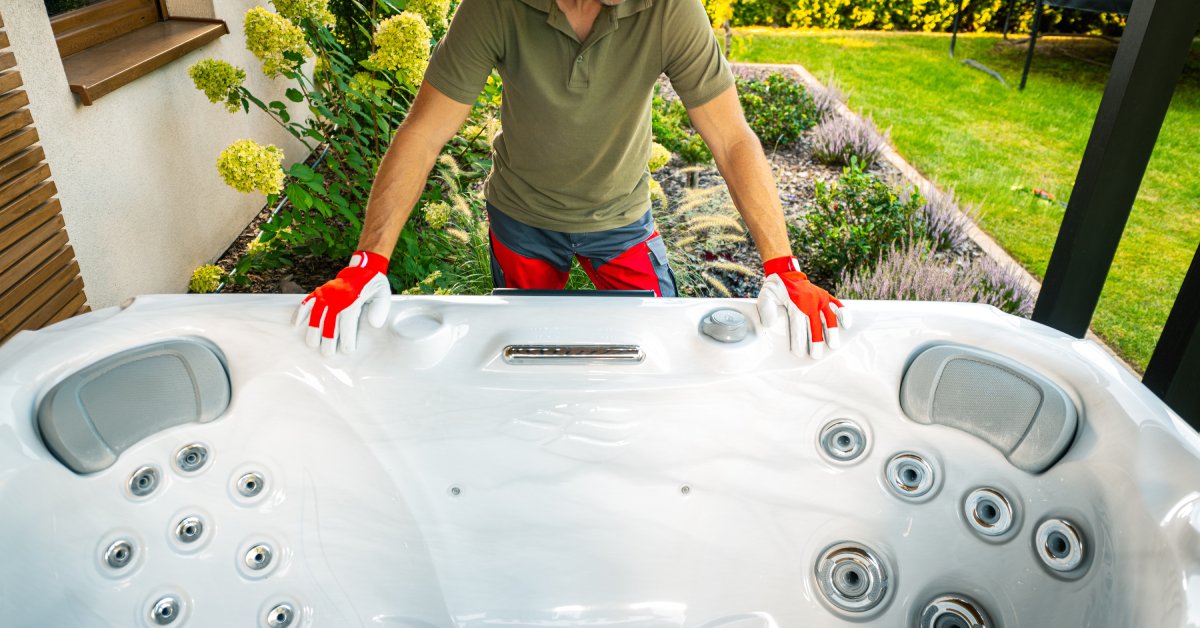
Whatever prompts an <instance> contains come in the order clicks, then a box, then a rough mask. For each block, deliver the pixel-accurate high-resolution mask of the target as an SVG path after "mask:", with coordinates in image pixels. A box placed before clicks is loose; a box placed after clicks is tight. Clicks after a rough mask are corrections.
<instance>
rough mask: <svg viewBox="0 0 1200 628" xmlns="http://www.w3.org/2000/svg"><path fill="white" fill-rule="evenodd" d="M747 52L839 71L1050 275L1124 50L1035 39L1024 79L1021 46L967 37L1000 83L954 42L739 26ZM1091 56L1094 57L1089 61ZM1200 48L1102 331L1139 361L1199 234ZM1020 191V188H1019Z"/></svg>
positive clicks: (1107, 302) (865, 104)
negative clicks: (967, 61)
mask: <svg viewBox="0 0 1200 628" xmlns="http://www.w3.org/2000/svg"><path fill="white" fill-rule="evenodd" d="M744 36H745V37H747V38H748V41H747V42H744V43H739V45H735V46H734V47H733V49H734V50H735V51H737V52H739V53H740V56H739V57H738V58H737V59H736V60H739V61H755V62H768V63H799V64H801V65H803V66H805V67H806V68H808V69H809V71H811V72H812V73H813V74H815V75H816V76H817V77H818V78H819V79H821V80H825V79H826V78H827V77H828V76H829V74H830V73H833V74H834V75H835V76H836V77H837V80H838V82H840V83H841V84H842V85H843V87H844V88H845V90H846V91H847V93H848V95H849V104H850V106H851V108H853V109H856V110H858V109H861V110H864V111H866V112H868V113H870V114H871V115H872V116H874V118H875V121H876V122H877V123H878V125H879V126H880V127H881V128H888V127H890V128H891V136H892V141H893V143H894V144H895V145H896V147H897V149H898V150H899V152H900V153H901V154H902V155H904V157H905V158H906V159H907V160H908V161H909V162H910V163H912V164H913V165H914V166H916V167H917V169H919V170H920V171H921V172H922V173H924V174H925V175H926V176H929V177H931V178H933V179H935V180H937V181H938V182H939V183H941V184H942V185H943V186H948V187H954V188H957V190H958V192H959V195H960V196H961V197H962V198H963V200H964V201H965V203H966V204H973V203H980V204H982V206H983V211H984V216H983V219H982V221H981V225H982V226H983V228H984V229H985V230H987V231H988V232H989V233H991V234H992V235H993V236H994V237H996V239H997V240H999V242H1000V244H1001V245H1002V246H1004V248H1006V249H1007V250H1008V251H1009V252H1010V253H1011V254H1012V255H1013V257H1015V258H1016V259H1017V260H1018V261H1020V262H1021V263H1022V264H1024V265H1025V267H1026V268H1028V269H1029V270H1030V271H1032V272H1033V273H1034V274H1036V275H1038V276H1039V277H1041V276H1042V275H1043V274H1044V273H1045V270H1046V263H1047V261H1048V260H1049V258H1050V251H1051V250H1052V249H1053V247H1054V240H1055V237H1056V236H1057V233H1058V226H1059V223H1060V222H1061V220H1062V214H1063V210H1062V208H1061V207H1060V206H1058V205H1057V204H1055V203H1051V202H1047V201H1041V200H1037V199H1035V198H1034V197H1033V195H1032V194H1030V193H1029V192H1028V190H1029V189H1032V188H1041V189H1043V190H1046V191H1048V192H1050V193H1051V194H1053V195H1055V196H1056V197H1057V198H1058V199H1059V200H1061V201H1063V202H1065V201H1066V200H1067V198H1068V196H1069V195H1070V192H1071V188H1072V186H1073V184H1074V182H1075V175H1076V172H1077V170H1078V167H1079V160H1080V159H1081V158H1082V156H1083V150H1084V147H1085V146H1086V144H1087V139H1088V135H1089V133H1090V131H1091V127H1092V122H1093V120H1094V118H1095V115H1096V109H1097V107H1098V106H1099V103H1100V97H1101V95H1102V93H1103V91H1104V85H1105V81H1106V80H1107V74H1108V64H1109V63H1111V60H1112V56H1113V54H1114V53H1115V51H1116V46H1115V45H1113V44H1111V43H1108V42H1105V41H1102V40H1095V39H1091V40H1086V39H1072V40H1063V39H1048V40H1045V41H1042V42H1039V45H1038V50H1039V54H1038V55H1037V57H1036V58H1035V59H1034V65H1033V70H1032V72H1031V73H1030V78H1029V85H1028V87H1027V89H1026V90H1025V91H1024V92H1019V91H1017V90H1016V89H1015V84H1016V82H1017V81H1018V80H1019V79H1020V72H1021V63H1022V62H1023V60H1024V57H1023V54H1024V50H1025V49H1024V47H1023V46H1021V45H1018V44H1016V43H1015V42H1003V41H1002V39H1001V38H1000V36H999V35H974V34H973V35H967V36H960V38H959V43H958V58H959V59H964V58H971V59H975V60H977V61H979V62H981V63H983V64H985V65H987V66H989V67H991V68H993V69H994V70H996V71H998V72H1000V74H1002V75H1003V76H1004V77H1005V78H1006V79H1007V80H1008V81H1009V82H1010V84H1012V85H1013V87H1011V88H1005V87H1004V86H1003V85H1001V84H1000V83H999V82H998V81H996V80H995V79H993V78H991V77H990V76H988V75H986V74H984V73H983V72H980V71H978V70H975V69H971V68H969V67H967V66H964V65H961V64H960V63H958V62H957V61H955V60H952V59H950V58H949V56H948V54H947V47H948V44H949V37H948V36H946V35H930V34H900V33H871V32H830V31H823V32H769V31H765V30H756V31H753V32H749V33H746V34H745V35H744ZM1081 58H1082V59H1089V60H1091V61H1093V62H1095V63H1089V62H1087V61H1083V60H1081ZM1198 149H1200V44H1198V45H1195V46H1193V54H1192V57H1191V59H1190V60H1189V62H1188V66H1187V68H1186V69H1185V71H1184V76H1183V79H1182V80H1181V81H1180V84H1179V87H1178V88H1177V90H1176V93H1175V98H1174V101H1173V102H1172V104H1171V110H1170V112H1169V113H1168V115H1167V119H1166V122H1165V123H1164V125H1163V129H1162V132H1161V134H1160V136H1159V141H1158V145H1157V147H1156V148H1155V151H1154V155H1153V157H1152V158H1151V160H1150V166H1149V169H1148V170H1147V173H1146V176H1145V179H1144V180H1143V183H1142V189H1141V192H1140V193H1139V195H1138V198H1137V201H1136V203H1135V205H1134V210H1133V213H1132V215H1131V216H1130V220H1129V224H1128V226H1127V227H1126V231H1125V238H1124V240H1122V242H1121V246H1120V247H1119V249H1118V251H1117V257H1116V260H1115V261H1114V264H1113V269H1112V271H1111V274H1110V276H1109V279H1108V282H1107V284H1106V286H1105V290H1104V293H1103V295H1102V296H1101V300H1100V306H1099V310H1098V311H1097V313H1096V318H1095V319H1094V321H1093V326H1094V328H1095V330H1096V332H1097V333H1099V334H1100V335H1101V336H1102V337H1103V338H1104V339H1105V340H1106V341H1108V342H1109V343H1110V344H1111V345H1112V346H1113V347H1114V348H1116V350H1117V351H1118V352H1120V353H1121V354H1122V355H1124V356H1125V357H1126V358H1127V359H1128V360H1129V361H1130V362H1131V363H1133V364H1134V365H1135V366H1137V367H1139V368H1144V367H1145V365H1146V362H1147V360H1149V358H1150V354H1151V352H1153V350H1154V345H1155V342H1156V341H1157V339H1158V335H1159V333H1160V332H1161V330H1162V325H1163V323H1164V321H1165V320H1166V317H1167V314H1168V313H1169V311H1170V307H1171V304H1172V303H1173V301H1174V299H1175V295H1176V294H1177V292H1178V290H1179V285H1180V283H1181V282H1182V280H1183V274H1184V272H1186V270H1187V266H1188V263H1189V262H1190V261H1191V258H1192V255H1193V253H1194V252H1195V251H1196V247H1197V244H1198V243H1200V154H1197V150H1198ZM1014 186H1016V187H1019V188H1022V189H1023V190H1025V191H1021V190H1016V191H1014V190H1013V188H1014Z"/></svg>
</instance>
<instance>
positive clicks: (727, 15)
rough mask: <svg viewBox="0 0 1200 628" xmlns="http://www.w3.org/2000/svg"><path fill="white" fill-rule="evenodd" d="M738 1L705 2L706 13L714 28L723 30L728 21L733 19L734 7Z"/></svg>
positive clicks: (710, 0)
mask: <svg viewBox="0 0 1200 628" xmlns="http://www.w3.org/2000/svg"><path fill="white" fill-rule="evenodd" d="M735 3H736V0H704V11H705V12H706V13H708V19H709V21H711V22H712V25H713V28H721V26H722V25H724V24H725V22H726V21H727V20H732V19H733V11H734V9H733V5H734V4H735Z"/></svg>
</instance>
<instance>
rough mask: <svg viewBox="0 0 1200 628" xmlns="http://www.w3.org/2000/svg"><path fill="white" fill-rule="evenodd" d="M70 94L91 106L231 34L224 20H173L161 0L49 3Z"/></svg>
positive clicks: (52, 0) (56, 0)
mask: <svg viewBox="0 0 1200 628" xmlns="http://www.w3.org/2000/svg"><path fill="white" fill-rule="evenodd" d="M45 3H46V12H47V13H48V14H49V15H50V27H51V30H53V31H54V40H55V42H56V43H57V44H58V52H59V54H60V55H61V56H62V59H63V69H64V70H66V73H67V82H68V83H69V84H70V86H71V91H73V92H75V93H76V94H77V95H78V96H79V100H80V102H82V103H83V104H84V105H91V104H92V103H93V102H94V101H95V100H96V99H97V98H99V97H101V96H104V95H105V94H108V93H110V92H112V91H113V90H115V89H117V88H118V87H120V86H122V85H125V84H127V83H129V82H131V81H133V80H135V79H138V78H140V77H142V76H145V75H146V74H149V73H150V72H152V71H153V70H155V69H156V68H159V67H162V66H164V65H166V64H167V63H170V62H171V61H174V60H175V59H178V58H179V57H182V56H183V55H185V54H187V53H188V52H191V51H192V50H195V49H196V48H199V47H200V46H203V45H204V44H206V43H208V42H210V41H212V40H214V39H216V38H218V37H220V36H222V35H225V34H226V33H228V32H229V29H228V28H227V27H226V26H225V22H224V21H222V20H215V19H206V18H196V17H175V16H172V15H170V13H169V12H168V11H167V9H166V6H165V4H164V2H163V0H45Z"/></svg>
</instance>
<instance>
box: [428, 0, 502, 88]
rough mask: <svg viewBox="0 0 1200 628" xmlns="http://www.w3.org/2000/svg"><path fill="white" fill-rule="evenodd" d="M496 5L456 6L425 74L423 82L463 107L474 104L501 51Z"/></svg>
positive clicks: (467, 2) (478, 0)
mask: <svg viewBox="0 0 1200 628" xmlns="http://www.w3.org/2000/svg"><path fill="white" fill-rule="evenodd" d="M499 4H500V3H499V2H497V1H496V0H462V2H461V3H460V4H459V5H458V10H457V11H456V12H455V14H454V20H453V21H451V22H450V28H449V29H448V30H447V31H446V34H445V35H444V36H443V37H442V39H441V41H439V42H438V44H437V46H436V47H434V49H433V54H432V55H431V56H430V57H429V67H428V69H426V70H425V80H427V81H429V83H430V85H433V86H434V87H436V88H437V90H438V91H439V92H442V93H443V94H445V95H447V96H449V97H450V98H453V99H454V100H457V101H458V102H461V103H463V104H466V105H470V104H474V103H475V99H476V98H477V97H478V96H479V92H481V91H483V86H484V85H485V84H486V83H487V78H488V76H489V75H490V74H491V73H492V68H494V67H496V64H497V63H499V62H500V59H501V56H502V53H503V49H504V47H503V37H502V34H501V21H500V15H499V6H498V5H499Z"/></svg>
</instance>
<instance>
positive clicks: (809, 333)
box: [758, 257, 850, 359]
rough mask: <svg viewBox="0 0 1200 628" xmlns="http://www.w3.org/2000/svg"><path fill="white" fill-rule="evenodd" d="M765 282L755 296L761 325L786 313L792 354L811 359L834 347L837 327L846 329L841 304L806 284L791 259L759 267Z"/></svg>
mask: <svg viewBox="0 0 1200 628" xmlns="http://www.w3.org/2000/svg"><path fill="white" fill-rule="evenodd" d="M763 271H764V272H766V274H767V281H766V282H765V283H764V284H763V288H762V292H760V293H759V295H758V311H759V316H761V317H762V319H763V323H764V324H767V325H769V324H770V322H771V320H773V318H774V316H775V313H776V308H778V307H783V308H784V310H785V311H786V312H787V320H788V333H789V335H790V336H791V342H792V351H793V352H795V353H797V354H804V353H806V352H807V353H808V354H809V355H811V356H812V357H813V358H814V359H819V358H821V356H823V355H824V354H825V345H826V343H828V345H829V348H830V349H836V348H837V346H838V327H839V326H841V327H847V328H848V327H849V326H850V321H849V319H848V317H847V316H846V311H845V310H844V309H843V306H842V302H841V301H838V300H837V299H835V298H833V296H832V295H830V294H829V293H828V292H826V291H825V290H823V289H821V288H820V287H818V286H817V285H816V284H814V283H813V282H811V281H809V280H808V277H806V276H804V273H802V272H800V265H799V263H797V262H796V258H794V257H777V258H775V259H771V260H767V261H766V263H764V264H763Z"/></svg>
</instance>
